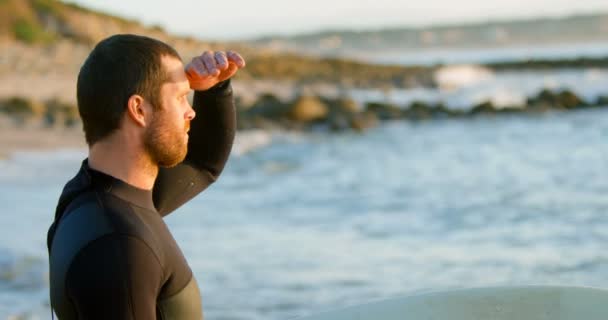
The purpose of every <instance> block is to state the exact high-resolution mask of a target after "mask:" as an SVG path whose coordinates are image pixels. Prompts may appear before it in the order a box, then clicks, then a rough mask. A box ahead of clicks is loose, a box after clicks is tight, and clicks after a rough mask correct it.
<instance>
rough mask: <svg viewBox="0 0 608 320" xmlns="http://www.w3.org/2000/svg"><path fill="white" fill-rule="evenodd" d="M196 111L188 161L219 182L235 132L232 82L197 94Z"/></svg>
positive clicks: (196, 92)
mask: <svg viewBox="0 0 608 320" xmlns="http://www.w3.org/2000/svg"><path fill="white" fill-rule="evenodd" d="M193 108H194V110H195V111H196V117H195V118H194V119H193V120H192V123H191V124H190V138H189V142H188V155H187V156H186V162H187V163H189V164H190V165H192V166H194V167H195V168H196V169H198V170H200V171H208V172H209V174H210V175H211V176H212V177H213V178H214V179H217V177H218V176H219V175H220V173H221V172H222V170H223V168H224V165H225V164H226V161H228V157H229V155H230V151H231V149H232V143H233V142H234V136H235V130H236V110H235V105H234V98H233V95H232V87H231V85H230V80H227V81H224V82H222V83H220V84H218V85H216V86H215V87H213V88H211V89H209V90H206V91H195V93H194V101H193Z"/></svg>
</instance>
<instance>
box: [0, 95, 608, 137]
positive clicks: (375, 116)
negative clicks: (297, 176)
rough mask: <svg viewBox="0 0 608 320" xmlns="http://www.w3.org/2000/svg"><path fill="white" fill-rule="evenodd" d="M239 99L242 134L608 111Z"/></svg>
mask: <svg viewBox="0 0 608 320" xmlns="http://www.w3.org/2000/svg"><path fill="white" fill-rule="evenodd" d="M240 100H241V99H239V98H237V106H238V119H239V120H238V129H239V130H252V129H262V130H292V131H309V130H319V129H325V130H327V131H328V132H339V131H345V130H354V131H359V132H361V131H364V130H365V129H368V128H372V127H374V126H377V125H378V124H380V123H382V122H383V121H388V120H409V121H423V120H433V119H465V118H472V117H478V116H499V115H506V114H509V115H512V114H538V113H543V112H548V111H569V110H580V109H586V108H601V107H606V106H608V95H606V96H600V97H599V98H597V99H596V100H595V101H585V100H584V99H583V98H581V97H579V96H578V95H576V94H575V93H574V92H572V91H570V90H562V91H551V90H547V89H545V90H542V91H541V92H539V93H538V94H537V95H535V96H533V97H530V98H528V99H527V100H526V103H525V105H514V106H508V107H497V106H495V105H493V104H492V103H491V102H484V103H480V104H478V105H472V106H470V107H469V108H466V109H450V108H447V107H446V106H445V105H443V104H441V103H438V104H431V103H427V102H423V101H415V102H412V103H411V104H410V105H409V106H406V107H404V106H397V105H394V104H390V103H383V102H368V103H365V104H359V103H357V102H356V101H354V100H353V99H351V98H327V97H322V96H318V95H306V94H303V95H300V96H297V97H295V98H293V99H290V100H287V101H285V100H282V99H280V98H278V97H277V96H275V95H272V94H264V95H261V96H260V97H258V98H257V100H255V102H253V103H249V104H246V103H245V102H243V101H240ZM0 115H2V116H3V117H4V118H5V120H4V122H5V124H4V125H2V126H0V127H6V126H7V124H8V126H12V127H14V128H42V129H61V130H63V129H68V130H69V129H73V128H78V127H80V119H79V115H78V110H77V108H76V107H75V106H74V105H72V104H69V103H65V102H60V101H58V100H56V99H51V100H47V101H45V102H37V101H34V100H29V99H27V98H23V97H13V98H8V99H0Z"/></svg>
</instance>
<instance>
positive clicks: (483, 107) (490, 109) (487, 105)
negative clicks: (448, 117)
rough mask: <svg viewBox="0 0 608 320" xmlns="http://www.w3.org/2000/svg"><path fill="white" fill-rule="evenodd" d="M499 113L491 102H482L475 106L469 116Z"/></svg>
mask: <svg viewBox="0 0 608 320" xmlns="http://www.w3.org/2000/svg"><path fill="white" fill-rule="evenodd" d="M496 112H497V109H496V108H495V107H494V104H493V103H492V102H490V101H485V102H482V103H480V104H478V105H476V106H474V107H473V108H472V109H471V110H470V112H469V114H471V115H478V114H486V115H488V114H495V113H496Z"/></svg>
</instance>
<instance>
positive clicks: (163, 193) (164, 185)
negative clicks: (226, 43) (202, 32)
mask: <svg viewBox="0 0 608 320" xmlns="http://www.w3.org/2000/svg"><path fill="white" fill-rule="evenodd" d="M193 108H194V110H195V111H196V117H195V118H194V119H193V120H192V123H191V127H190V139H189V142H188V155H187V156H186V159H185V160H184V162H182V163H181V164H179V165H177V166H176V167H173V168H161V169H160V171H159V175H158V178H157V179H156V182H155V185H154V188H153V190H152V191H148V190H142V189H138V188H136V187H133V186H131V185H129V184H127V183H125V182H123V181H121V180H118V179H116V178H114V177H111V176H109V175H106V174H104V173H101V172H99V171H95V170H92V169H91V168H90V167H89V166H88V163H87V160H85V161H84V162H83V164H82V168H81V169H80V171H79V172H78V174H77V175H76V176H75V177H74V178H73V179H72V180H70V181H69V182H68V183H67V184H66V186H65V188H64V189H63V193H62V195H61V197H60V199H59V204H58V205H57V210H56V213H55V221H54V222H53V224H52V225H51V227H50V229H49V232H48V239H47V245H48V247H49V260H50V261H49V262H50V287H51V288H50V289H51V290H50V291H51V305H52V308H53V309H54V311H55V313H56V314H57V316H58V317H59V319H61V320H71V319H142V320H143V319H145V320H148V319H155V318H156V319H184V320H188V319H197V320H198V319H202V308H201V297H200V293H199V289H198V286H197V284H196V280H195V279H194V276H193V274H192V271H191V270H190V267H189V266H188V264H187V262H186V259H185V258H184V256H183V254H182V252H181V250H180V249H179V247H178V246H177V244H176V242H175V240H174V239H173V237H172V236H171V233H170V232H169V229H168V228H167V226H166V224H165V223H164V221H163V219H162V217H163V216H166V215H167V214H169V213H171V212H172V211H173V210H175V209H176V208H178V207H179V206H181V205H182V204H184V203H185V202H187V201H188V200H190V199H192V197H194V196H196V195H197V194H199V193H200V192H201V191H203V190H204V189H205V188H207V186H209V184H211V183H212V182H214V181H215V180H216V179H217V177H218V175H219V174H220V172H221V171H222V169H223V167H224V164H225V163H226V161H227V159H228V155H229V153H230V149H231V147H232V142H233V140H234V134H235V127H236V119H235V114H236V113H235V108H234V102H233V97H232V89H231V87H230V83H229V82H228V81H227V82H224V83H221V84H218V85H217V86H216V87H214V88H211V89H210V90H208V91H204V92H195V94H194V102H193Z"/></svg>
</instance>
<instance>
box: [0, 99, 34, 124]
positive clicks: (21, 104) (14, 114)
mask: <svg viewBox="0 0 608 320" xmlns="http://www.w3.org/2000/svg"><path fill="white" fill-rule="evenodd" d="M44 110H45V107H44V105H43V104H41V103H39V102H36V101H32V100H29V99H26V98H21V97H12V98H9V99H6V100H3V101H0V112H2V113H4V114H5V115H7V116H8V117H10V118H12V119H13V120H14V121H15V122H17V124H26V123H29V122H33V121H37V120H39V119H40V118H41V117H42V115H43V114H44Z"/></svg>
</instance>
